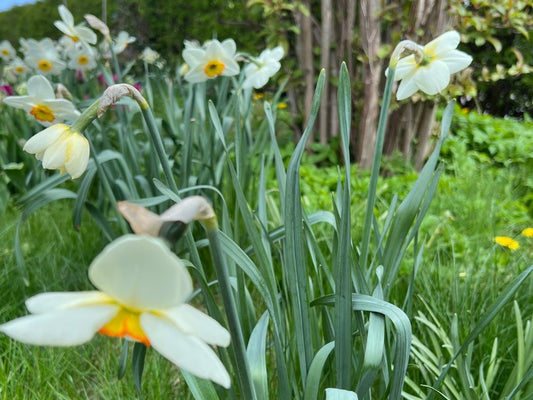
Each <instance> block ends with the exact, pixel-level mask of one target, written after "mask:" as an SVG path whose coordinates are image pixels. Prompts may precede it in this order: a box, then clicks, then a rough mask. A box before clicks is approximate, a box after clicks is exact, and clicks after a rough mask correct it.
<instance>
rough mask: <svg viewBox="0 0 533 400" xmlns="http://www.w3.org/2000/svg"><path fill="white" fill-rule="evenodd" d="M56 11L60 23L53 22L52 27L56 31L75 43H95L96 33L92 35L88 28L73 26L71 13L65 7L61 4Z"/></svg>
mask: <svg viewBox="0 0 533 400" xmlns="http://www.w3.org/2000/svg"><path fill="white" fill-rule="evenodd" d="M57 9H58V11H59V16H60V17H61V21H55V22H54V25H55V27H56V28H57V29H59V30H60V31H61V32H63V34H64V35H65V36H68V37H69V38H71V39H72V40H73V41H74V42H76V43H77V42H82V43H86V44H87V43H88V44H95V43H96V40H97V37H96V33H94V32H93V31H92V29H91V28H88V27H86V26H83V25H81V24H80V25H76V26H74V17H73V16H72V14H71V12H70V11H69V10H68V8H67V7H65V6H64V5H62V4H61V5H60V6H59V7H58V8H57Z"/></svg>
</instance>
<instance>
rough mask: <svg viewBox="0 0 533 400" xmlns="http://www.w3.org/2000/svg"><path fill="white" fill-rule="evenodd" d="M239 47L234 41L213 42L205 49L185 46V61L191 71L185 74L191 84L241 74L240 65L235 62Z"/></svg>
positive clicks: (205, 46)
mask: <svg viewBox="0 0 533 400" xmlns="http://www.w3.org/2000/svg"><path fill="white" fill-rule="evenodd" d="M236 51H237V45H236V44H235V41H234V40H233V39H226V40H224V41H223V42H222V43H220V42H219V41H218V40H211V41H209V43H207V44H206V45H204V47H196V46H192V45H187V44H186V46H185V49H184V50H183V59H184V60H185V62H186V63H187V64H188V65H189V67H190V70H189V72H187V73H186V74H185V79H186V80H187V81H189V82H192V83H196V82H204V81H206V80H208V79H213V78H216V77H217V76H221V75H223V76H234V75H237V74H238V73H239V64H237V62H236V61H235V54H236Z"/></svg>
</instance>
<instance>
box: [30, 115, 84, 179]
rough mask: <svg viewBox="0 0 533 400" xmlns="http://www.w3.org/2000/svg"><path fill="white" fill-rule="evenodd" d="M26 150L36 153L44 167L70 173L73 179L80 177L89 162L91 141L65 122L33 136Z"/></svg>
mask: <svg viewBox="0 0 533 400" xmlns="http://www.w3.org/2000/svg"><path fill="white" fill-rule="evenodd" d="M23 150H24V151H26V152H28V153H30V154H35V157H36V158H37V159H38V160H41V161H42V163H43V168H46V169H57V170H59V171H60V172H61V173H62V174H64V173H66V172H67V173H69V174H70V176H71V177H72V179H74V178H78V177H80V176H81V175H82V174H83V173H84V172H85V170H86V169H87V164H88V162H89V154H90V150H89V142H88V140H87V139H86V138H85V137H84V136H83V135H80V134H79V133H78V132H75V131H73V130H72V129H71V128H70V126H68V125H65V124H55V125H52V126H50V127H48V128H46V129H45V130H43V131H41V132H39V133H37V134H35V135H34V136H32V137H31V138H30V139H29V140H28V141H27V142H26V144H25V145H24V148H23Z"/></svg>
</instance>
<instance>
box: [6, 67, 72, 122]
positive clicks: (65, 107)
mask: <svg viewBox="0 0 533 400" xmlns="http://www.w3.org/2000/svg"><path fill="white" fill-rule="evenodd" d="M4 103H6V104H7V105H10V106H11V107H15V108H21V109H23V110H24V111H26V112H27V113H28V115H29V116H30V117H31V118H33V119H34V120H35V121H37V122H38V123H40V124H41V125H43V126H50V125H52V124H56V123H58V122H64V121H73V120H75V119H76V118H78V116H79V115H80V113H79V111H78V110H76V107H74V105H73V104H72V103H71V102H70V101H68V100H65V99H56V97H55V94H54V88H53V87H52V84H51V83H50V82H49V81H48V79H46V78H45V77H44V76H42V75H35V76H32V77H31V78H30V79H29V80H28V95H27V96H9V97H6V98H5V99H4Z"/></svg>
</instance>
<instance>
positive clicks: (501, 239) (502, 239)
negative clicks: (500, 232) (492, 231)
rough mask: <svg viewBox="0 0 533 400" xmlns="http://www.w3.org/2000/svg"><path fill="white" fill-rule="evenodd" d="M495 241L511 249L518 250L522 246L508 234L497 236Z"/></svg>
mask: <svg viewBox="0 0 533 400" xmlns="http://www.w3.org/2000/svg"><path fill="white" fill-rule="evenodd" d="M493 240H494V242H496V243H498V244H499V245H500V246H502V247H507V248H508V249H510V250H516V249H518V248H519V247H520V245H519V244H518V242H517V241H516V240H514V239H511V238H510V237H507V236H496V237H495V238H494V239H493Z"/></svg>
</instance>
